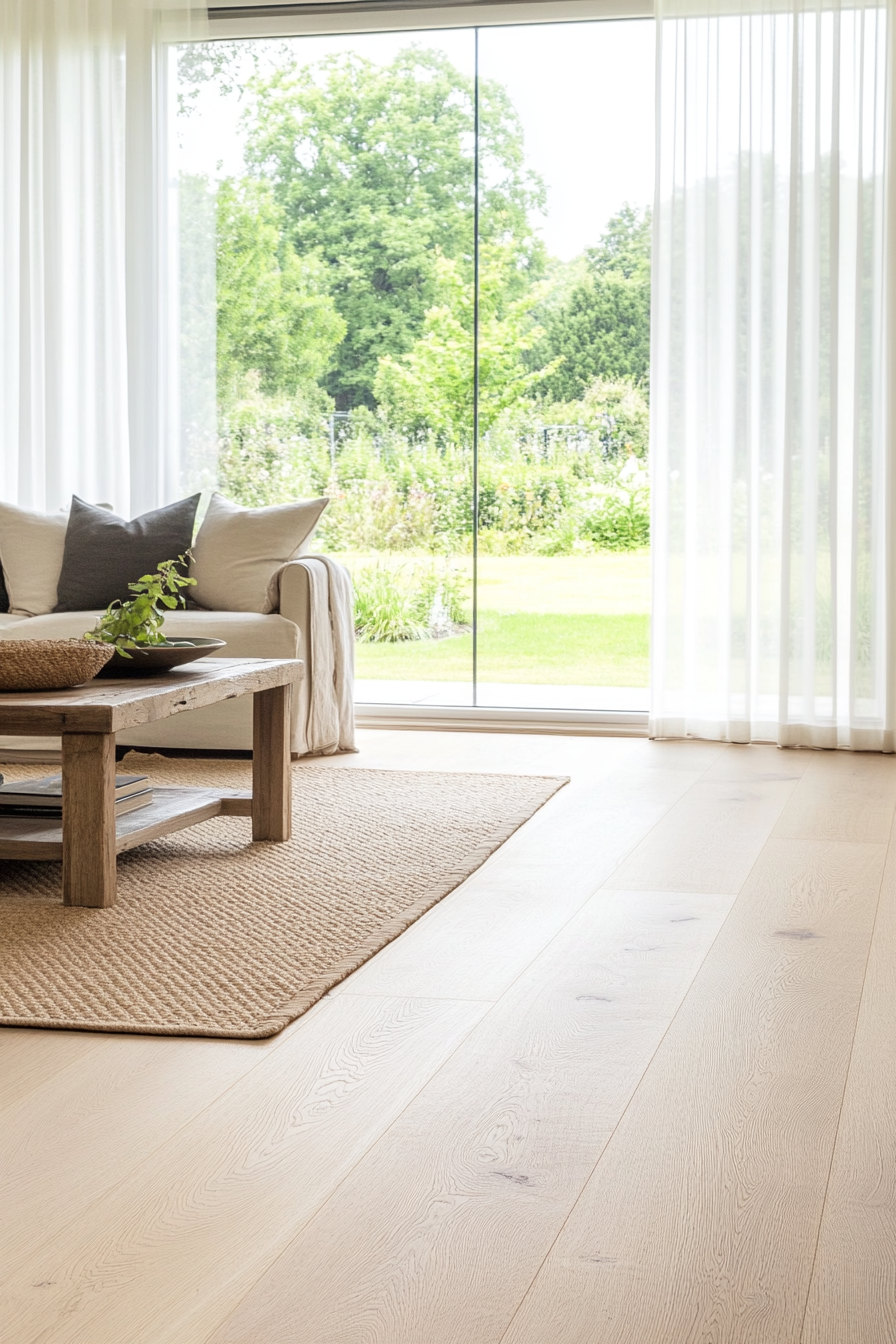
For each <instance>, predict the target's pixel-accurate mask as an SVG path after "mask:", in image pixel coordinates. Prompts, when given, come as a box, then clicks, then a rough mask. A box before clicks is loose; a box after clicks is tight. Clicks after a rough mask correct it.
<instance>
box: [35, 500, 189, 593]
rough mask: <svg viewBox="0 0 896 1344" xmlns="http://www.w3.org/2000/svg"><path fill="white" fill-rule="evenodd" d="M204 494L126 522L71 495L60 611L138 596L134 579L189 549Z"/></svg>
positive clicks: (60, 580)
mask: <svg viewBox="0 0 896 1344" xmlns="http://www.w3.org/2000/svg"><path fill="white" fill-rule="evenodd" d="M198 504H199V495H191V496H190V498H189V499H179V500H178V501H177V502H176V503H175V504H166V505H165V507H164V508H161V509H153V511H152V512H151V513H144V514H141V516H140V517H139V518H133V519H132V520H131V521H130V522H126V521H125V519H124V518H119V517H118V516H117V515H116V514H114V513H110V512H109V511H108V510H107V509H104V508H102V507H97V506H96V505H93V504H87V503H85V501H84V500H83V499H79V498H78V496H77V495H73V496H72V507H71V512H70V514H69V519H68V530H67V531H66V534H65V550H64V553H63V557H62V572H61V574H60V575H59V584H58V596H57V600H56V605H55V607H54V610H55V611H87V610H89V609H90V608H92V607H103V608H104V609H105V608H106V607H107V606H108V605H109V603H110V602H114V601H116V600H118V601H119V602H127V601H128V599H129V598H132V597H133V596H134V594H133V593H132V592H131V591H130V588H129V587H128V585H129V584H131V583H136V581H137V580H138V579H140V578H142V577H143V575H144V574H152V573H154V572H155V570H157V569H158V567H159V565H160V564H161V563H162V562H163V561H164V560H176V559H177V557H178V556H179V555H183V553H184V551H186V550H188V549H189V546H190V542H191V541H192V539H193V523H194V520H195V518H196V508H197V505H198Z"/></svg>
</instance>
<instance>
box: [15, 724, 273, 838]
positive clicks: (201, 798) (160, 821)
mask: <svg viewBox="0 0 896 1344" xmlns="http://www.w3.org/2000/svg"><path fill="white" fill-rule="evenodd" d="M91 739H92V740H96V741H101V740H102V739H101V738H100V737H99V735H98V734H91V735H90V736H89V737H88V740H91ZM251 806H252V803H251V794H240V795H238V794H237V793H236V791H234V794H233V795H231V796H229V797H222V796H221V795H220V794H218V793H215V792H213V791H212V790H210V789H164V788H157V789H154V790H153V801H152V802H151V803H150V804H149V806H148V807H141V808H138V809H137V810H136V811H134V812H125V813H124V815H123V816H120V817H116V818H115V845H114V849H115V853H116V854H121V853H122V852H123V851H124V850H127V849H134V848H135V847H136V846H137V845H145V844H146V843H147V842H148V841H150V840H157V839H159V837H160V836H163V835H171V834H172V833H173V832H174V831H182V830H184V829H185V828H186V827H188V826H196V825H197V824H198V823H199V822H200V821H208V820H209V818H210V817H217V816H218V815H219V814H220V813H224V814H225V815H227V816H240V817H244V816H249V815H251ZM62 849H63V840H62V827H61V826H60V824H59V822H58V821H56V820H53V819H49V818H44V817H0V859H28V860H31V861H32V862H35V861H48V860H58V859H61V858H62Z"/></svg>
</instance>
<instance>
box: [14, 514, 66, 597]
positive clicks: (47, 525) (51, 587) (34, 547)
mask: <svg viewBox="0 0 896 1344" xmlns="http://www.w3.org/2000/svg"><path fill="white" fill-rule="evenodd" d="M67 523H68V515H67V514H65V513H35V512H34V511H33V510H32V509H22V508H19V507H18V505H16V504H0V562H2V565H3V574H4V577H5V580H6V591H7V594H8V596H9V610H10V611H11V612H13V613H14V614H16V615H19V616H41V615H43V614H44V613H45V612H48V611H52V610H53V608H54V607H55V606H56V602H57V597H56V588H57V584H58V582H59V573H60V570H61V569H62V555H63V551H64V548H65V529H66V525H67Z"/></svg>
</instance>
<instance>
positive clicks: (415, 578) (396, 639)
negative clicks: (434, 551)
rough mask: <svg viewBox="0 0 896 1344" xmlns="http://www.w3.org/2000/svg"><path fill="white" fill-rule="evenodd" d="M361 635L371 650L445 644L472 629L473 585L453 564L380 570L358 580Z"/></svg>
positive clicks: (357, 612)
mask: <svg viewBox="0 0 896 1344" xmlns="http://www.w3.org/2000/svg"><path fill="white" fill-rule="evenodd" d="M352 582H353V584H354V588H355V631H356V633H357V635H358V638H359V639H360V640H361V641H362V643H365V644H399V643H404V642H406V641H408V640H415V639H443V638H445V637H446V636H447V635H453V634H456V633H458V629H459V628H460V629H466V624H465V622H466V619H467V614H466V601H467V588H468V586H469V581H468V579H467V578H466V576H465V575H464V574H463V573H460V572H459V571H458V570H456V569H453V568H452V567H451V566H450V565H449V564H448V563H445V564H442V565H426V566H425V567H417V566H415V565H412V566H411V567H410V572H409V573H408V572H407V570H406V568H405V566H404V565H398V566H392V565H388V564H376V565H373V566H367V567H366V568H364V569H360V570H358V571H357V572H356V573H355V574H354V575H353V576H352Z"/></svg>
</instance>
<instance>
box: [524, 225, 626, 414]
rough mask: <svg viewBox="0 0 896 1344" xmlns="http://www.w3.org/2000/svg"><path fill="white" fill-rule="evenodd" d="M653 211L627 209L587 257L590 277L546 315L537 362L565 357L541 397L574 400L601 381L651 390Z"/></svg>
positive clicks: (537, 349) (545, 384) (534, 352)
mask: <svg viewBox="0 0 896 1344" xmlns="http://www.w3.org/2000/svg"><path fill="white" fill-rule="evenodd" d="M650 229H651V220H650V211H649V210H640V211H639V210H636V209H634V208H633V207H632V206H629V205H625V206H623V208H622V209H621V210H620V211H619V213H618V214H617V215H615V216H614V217H613V218H612V219H611V220H610V222H609V224H608V226H607V229H606V232H605V233H604V235H603V237H602V238H601V241H600V243H599V244H598V246H597V247H594V248H589V249H588V251H587V252H586V254H585V256H586V260H587V264H588V275H587V277H586V278H585V279H584V280H583V281H581V282H580V283H579V284H577V285H575V286H574V288H573V289H572V291H571V293H570V294H569V296H568V298H567V300H566V302H565V303H563V304H561V305H559V306H554V307H553V308H551V309H550V310H549V311H547V312H546V313H545V315H544V326H545V331H546V335H545V338H544V340H543V341H541V342H539V343H538V344H537V345H536V347H535V348H534V351H533V359H534V360H535V361H542V362H544V361H546V360H547V359H549V358H554V359H556V358H558V357H562V363H561V364H560V365H559V367H558V368H557V370H556V372H555V373H553V374H552V375H551V376H550V377H549V378H548V379H546V380H545V383H544V387H543V392H544V395H545V396H550V397H551V398H553V399H555V400H557V401H575V400H577V399H578V398H579V397H581V396H582V394H583V392H584V391H585V389H586V388H587V387H588V386H589V384H590V383H592V382H593V380H594V379H595V378H606V379H619V378H630V379H632V380H633V381H634V382H636V383H643V384H645V385H646V383H647V379H648V375H649V370H650Z"/></svg>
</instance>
